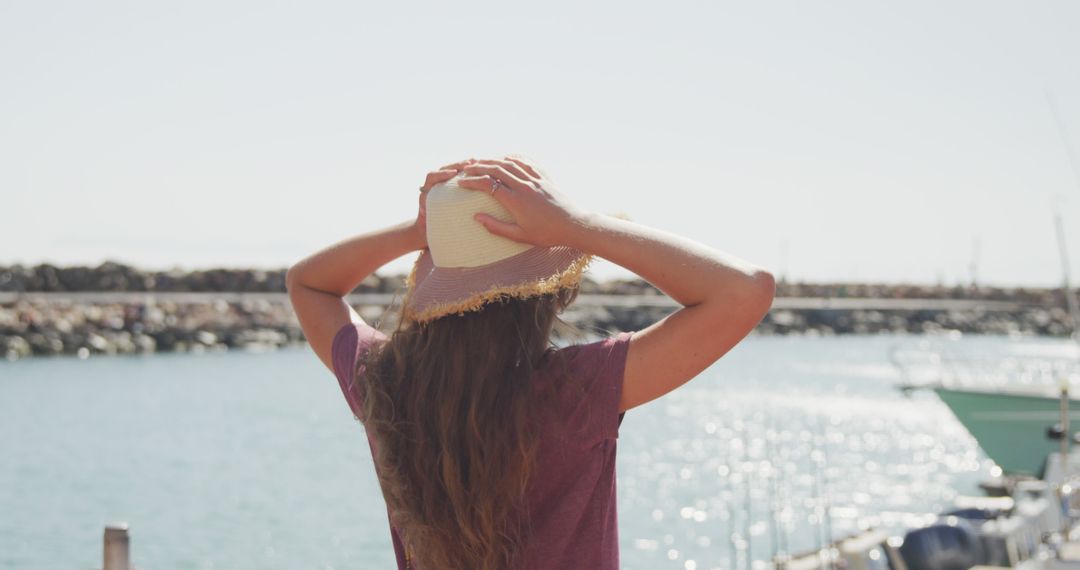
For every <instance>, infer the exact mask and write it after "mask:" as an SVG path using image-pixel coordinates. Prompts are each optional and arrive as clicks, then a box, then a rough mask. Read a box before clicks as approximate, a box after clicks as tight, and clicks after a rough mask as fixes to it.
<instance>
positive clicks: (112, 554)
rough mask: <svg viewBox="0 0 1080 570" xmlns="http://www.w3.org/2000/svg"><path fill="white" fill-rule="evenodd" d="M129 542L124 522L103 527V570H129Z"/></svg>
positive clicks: (126, 526)
mask: <svg viewBox="0 0 1080 570" xmlns="http://www.w3.org/2000/svg"><path fill="white" fill-rule="evenodd" d="M130 549H131V541H130V538H129V537H128V525H127V523H126V522H120V523H113V524H110V525H107V526H106V527H105V566H104V570H131V551H130Z"/></svg>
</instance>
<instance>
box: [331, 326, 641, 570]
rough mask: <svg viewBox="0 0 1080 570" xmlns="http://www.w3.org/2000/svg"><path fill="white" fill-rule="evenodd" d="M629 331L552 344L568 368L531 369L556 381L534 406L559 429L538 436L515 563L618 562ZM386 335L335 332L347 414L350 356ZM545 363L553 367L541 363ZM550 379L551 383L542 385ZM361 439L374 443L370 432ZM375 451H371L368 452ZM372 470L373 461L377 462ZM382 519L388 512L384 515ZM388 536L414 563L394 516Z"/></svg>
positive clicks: (531, 569) (531, 567)
mask: <svg viewBox="0 0 1080 570" xmlns="http://www.w3.org/2000/svg"><path fill="white" fill-rule="evenodd" d="M630 335H631V333H630V332H621V333H618V334H615V335H614V336H610V337H607V338H604V339H601V340H598V341H595V342H591V343H587V344H578V345H572V346H567V347H563V348H560V349H558V351H559V352H560V355H561V356H564V357H566V358H565V360H564V361H565V362H566V364H567V369H566V370H567V372H568V374H566V375H565V376H562V375H561V372H562V367H561V366H562V365H558V364H555V359H553V358H547V359H545V360H544V364H545V366H544V367H542V368H540V369H539V370H537V371H536V372H535V373H534V376H533V382H541V383H544V382H546V383H556V385H554V386H551V387H552V388H553V389H552V390H550V391H544V392H542V393H544V394H546V396H544V397H543V401H538V402H536V405H538V406H550V407H551V408H550V411H552V412H554V413H555V414H556V417H558V418H561V420H562V421H563V423H562V424H561V426H562V427H561V428H560V429H558V430H548V431H547V432H543V433H541V435H540V441H539V447H538V450H537V454H538V455H537V463H536V464H537V466H539V469H540V470H541V471H539V472H538V473H537V475H536V476H535V477H534V479H533V482H532V485H531V487H530V488H531V492H530V495H529V505H528V506H529V512H530V517H531V518H530V521H529V522H530V524H531V526H532V542H531V545H532V546H531V548H530V549H529V551H528V552H527V553H526V555H525V564H524V565H523V566H522V568H525V569H528V570H541V569H548V568H550V569H553V570H554V569H559V570H574V569H578V568H581V569H586V568H587V569H589V570H607V569H617V568H618V567H619V526H618V517H617V514H616V509H615V503H616V498H615V497H616V493H615V443H616V441H615V440H616V438H617V437H618V436H619V425H620V424H621V423H622V418H623V414H620V413H619V398H620V397H621V394H622V381H623V369H624V367H625V365H626V353H627V348H628V347H629V342H630ZM384 340H386V335H384V334H383V333H381V332H379V331H378V330H376V329H374V328H373V327H371V326H369V325H367V324H364V323H349V324H346V325H344V326H343V327H341V329H340V330H339V331H338V332H337V334H336V335H335V336H334V341H333V344H332V348H331V354H332V359H333V363H334V374H335V375H336V376H337V379H338V384H339V386H340V387H341V390H342V393H343V394H344V396H345V400H346V401H347V402H348V403H349V407H350V408H351V409H352V412H353V415H354V416H355V417H356V418H357V419H358V420H360V421H363V415H362V411H361V406H360V402H358V401H357V400H356V397H355V395H354V394H353V391H352V389H351V387H352V385H353V381H354V378H353V370H354V369H355V366H356V361H357V358H359V356H360V355H361V354H362V352H363V351H364V350H366V349H367V348H368V347H369V346H371V345H372V343H375V342H381V341H384ZM548 364H551V365H552V366H546V365H548ZM361 372H362V371H361ZM549 385H550V384H549ZM368 444H369V445H370V446H371V448H372V450H374V448H376V447H377V444H376V442H375V441H373V440H372V438H371V436H370V435H369V436H368ZM373 455H374V453H373ZM376 468H378V466H376ZM387 518H388V520H389V513H387ZM390 538H391V541H392V542H393V545H394V552H395V554H396V555H397V563H398V568H399V569H400V570H405V569H408V568H414V566H412V565H411V562H412V561H411V560H407V559H406V555H405V551H406V549H405V548H404V545H403V544H402V541H401V537H400V536H399V534H398V531H397V529H396V528H394V525H393V522H392V521H390Z"/></svg>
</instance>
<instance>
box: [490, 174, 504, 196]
mask: <svg viewBox="0 0 1080 570" xmlns="http://www.w3.org/2000/svg"><path fill="white" fill-rule="evenodd" d="M499 184H502V181H500V180H499V179H498V178H495V177H492V178H491V195H492V196H494V195H495V191H496V190H498V189H499Z"/></svg>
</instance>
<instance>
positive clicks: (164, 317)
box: [0, 262, 1071, 359]
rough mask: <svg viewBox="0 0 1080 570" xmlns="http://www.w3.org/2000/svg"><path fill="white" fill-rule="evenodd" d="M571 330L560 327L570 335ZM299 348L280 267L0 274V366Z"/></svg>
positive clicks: (594, 320) (798, 317)
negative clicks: (35, 359) (36, 360)
mask: <svg viewBox="0 0 1080 570" xmlns="http://www.w3.org/2000/svg"><path fill="white" fill-rule="evenodd" d="M403 292H404V276H403V275H391V276H380V275H374V276H371V277H370V278H368V279H367V280H365V281H364V282H363V283H361V284H360V285H359V286H358V287H357V289H356V290H355V291H354V293H358V294H382V296H383V299H384V300H378V301H375V302H372V303H370V304H369V305H363V306H362V305H360V304H356V305H354V306H356V307H357V309H358V310H359V311H360V312H361V314H362V315H363V316H364V318H365V319H367V320H368V321H369V322H373V323H380V322H381V323H382V326H383V328H384V329H389V328H391V327H392V326H393V324H394V323H393V320H394V313H393V312H390V313H387V314H385V315H384V314H383V308H384V307H383V305H384V304H385V303H386V302H387V301H385V299H388V298H390V297H392V296H394V295H396V296H397V299H398V300H400V296H401V294H402V293H403ZM1065 307H1066V304H1065V297H1064V295H1063V293H1062V291H1061V290H1060V289H1054V288H1042V289H1040V288H1000V287H986V286H980V287H969V286H953V287H946V286H940V285H938V286H927V285H907V284H857V283H856V284H852V283H813V284H811V283H787V282H783V281H781V282H780V283H778V285H777V298H776V301H775V302H774V304H773V310H772V311H770V313H769V314H768V315H767V316H766V317H765V318H764V319H763V320H762V321H761V322H760V323H759V324H758V326H757V328H756V330H755V334H807V335H831V334H848V333H856V334H860V333H861V334H867V333H870V334H873V333H916V334H918V333H940V332H947V333H952V332H960V333H987V334H1030V335H1050V336H1065V335H1067V334H1068V333H1069V331H1070V330H1071V329H1070V326H1071V325H1070V322H1069V319H1068V312H1067V311H1066V310H1065ZM674 309H675V305H674V303H673V302H672V301H671V300H670V299H668V298H667V297H666V296H665V295H663V294H662V293H660V291H658V290H657V289H656V288H655V287H653V286H652V285H650V284H648V283H646V282H644V281H641V280H637V279H634V280H621V281H605V282H596V281H593V280H591V279H588V278H586V279H585V280H584V281H583V282H582V287H581V296H580V297H579V301H578V302H577V303H575V304H574V305H573V306H571V307H570V309H569V310H568V311H567V313H566V314H565V315H564V319H565V320H566V321H567V322H569V323H570V324H572V325H574V326H575V327H576V328H577V329H578V331H581V332H584V333H586V334H589V333H592V334H605V333H610V332H613V331H620V330H639V329H642V328H644V327H646V326H648V325H650V324H652V323H654V322H656V321H658V320H660V319H662V318H663V317H664V316H666V315H668V314H670V313H671V312H672V311H673V310H674ZM574 333H575V331H572V330H568V331H564V335H565V336H568V337H571V338H573V337H576V335H575V334H574ZM303 341H304V337H303V332H302V331H301V329H300V326H299V323H298V322H297V320H296V316H295V314H293V312H292V308H291V305H290V304H289V301H288V297H287V295H286V291H285V269H284V268H282V269H278V270H270V271H266V270H255V269H212V270H202V271H184V270H179V269H173V270H168V271H147V270H140V269H136V268H133V267H130V266H127V265H123V264H120V263H116V262H106V263H103V264H101V265H99V266H97V267H81V266H76V267H56V266H53V265H49V264H41V265H37V266H32V267H29V266H22V265H15V266H10V267H3V266H0V358H7V359H18V358H24V357H27V356H40V355H55V354H73V355H78V356H80V357H84V358H85V357H88V356H90V355H92V354H99V353H100V354H121V353H140V352H155V351H195V352H199V351H207V350H227V349H233V348H244V349H263V348H267V347H277V346H283V345H288V344H292V343H301V342H303Z"/></svg>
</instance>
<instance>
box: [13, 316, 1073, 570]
mask: <svg viewBox="0 0 1080 570" xmlns="http://www.w3.org/2000/svg"><path fill="white" fill-rule="evenodd" d="M898 353H904V354H908V355H911V354H916V355H918V354H923V355H928V358H926V359H924V361H923V362H922V364H923V371H924V372H925V371H927V370H929V371H930V374H931V375H933V374H934V373H935V370H934V368H935V367H937V368H945V367H946V364H948V366H949V367H951V368H953V369H955V368H957V367H958V366H962V365H963V364H962V363H963V362H978V363H979V365H978V367H979V369H980V370H983V371H991V372H993V371H1002V370H1006V371H1008V370H1011V371H1014V372H1016V371H1019V372H1020V377H1021V381H1025V382H1030V381H1035V382H1039V381H1046V382H1051V381H1053V378H1050V377H1049V376H1048V375H1047V371H1052V370H1055V369H1057V368H1058V367H1059V365H1061V363H1069V362H1072V361H1075V360H1076V359H1077V356H1078V355H1077V350H1076V347H1075V346H1074V345H1072V344H1069V342H1068V341H1066V340H1060V339H1047V338H1030V337H1011V338H1010V337H991V336H959V335H952V336H948V335H946V336H934V337H926V336H916V335H895V336H894V335H881V336H876V335H875V336H838V337H805V336H757V335H752V336H750V337H748V338H747V339H746V340H744V341H743V342H742V343H740V344H739V345H737V346H736V347H735V348H734V349H732V350H731V351H730V352H728V353H727V354H726V355H725V356H724V357H723V358H721V359H720V360H719V361H717V362H716V363H715V364H714V365H713V366H712V367H711V368H709V369H708V370H706V371H705V372H703V373H702V374H701V375H700V376H698V377H697V378H696V379H694V380H692V381H691V382H690V383H688V384H687V385H685V386H684V387H682V388H680V389H678V390H676V391H674V392H672V393H671V394H669V395H667V396H665V397H663V398H660V399H659V400H656V401H653V402H651V403H648V404H645V405H643V406H641V407H638V408H635V409H633V410H630V411H629V412H628V413H627V414H626V417H625V420H624V421H623V424H622V427H621V429H620V438H619V442H618V446H619V447H618V450H619V451H618V463H617V469H618V471H617V472H618V512H619V537H620V549H621V557H622V566H623V568H632V569H660V568H672V569H684V570H696V569H706V568H744V567H745V568H764V567H766V564H767V561H769V560H770V559H771V558H772V557H773V556H775V555H777V554H783V553H794V552H800V551H805V550H809V549H813V548H815V547H817V546H818V545H820V544H821V542H822V541H823V540H824V539H825V537H827V536H834V537H840V536H845V535H848V534H851V533H853V532H856V531H858V530H859V529H862V528H867V527H877V528H884V529H887V530H890V531H891V532H896V533H902V531H903V528H904V527H905V526H906V525H911V524H919V522H920V521H926V520H928V518H927V516H926V515H927V513H934V512H937V511H940V510H942V509H947V508H949V506H950V505H951V504H952V502H953V501H954V500H955V498H956V497H957V496H958V495H963V494H971V495H978V494H980V493H979V491H978V487H977V484H978V483H979V482H980V481H981V480H983V479H986V478H988V477H989V476H990V475H992V474H993V473H994V465H993V463H992V462H991V461H990V460H989V459H987V458H986V456H985V455H984V454H983V453H982V452H981V451H980V450H979V448H978V446H977V444H976V442H975V441H974V440H973V438H972V437H971V436H970V435H969V434H968V433H967V432H966V431H965V430H964V428H963V427H962V426H961V425H960V424H959V423H958V422H957V421H956V420H955V419H954V418H953V416H952V414H951V413H950V412H949V410H948V408H946V407H945V406H944V405H943V404H942V403H941V402H940V401H938V400H937V399H936V397H935V396H934V395H933V393H931V392H916V393H914V394H911V395H905V394H903V393H901V392H900V391H899V390H897V389H896V387H895V386H896V384H898V383H900V382H904V381H907V380H910V377H908V376H906V375H905V374H904V373H903V372H902V371H901V368H898V367H897V366H896V361H897V358H896V355H897V354H898ZM942 354H945V355H952V356H951V358H953V360H952V361H951V363H950V362H946V360H947V359H946V360H942V359H941V358H939V357H940V355H942ZM956 355H960V356H961V358H956ZM677 357H678V356H677V355H672V358H677ZM958 363H960V364H958ZM1040 371H1041V372H1040ZM1040 374H1041V375H1040ZM114 521H125V522H127V523H128V524H129V526H130V529H131V530H130V533H131V552H132V561H133V564H134V565H135V566H137V567H138V568H144V569H151V568H170V569H201V570H209V569H273V568H280V569H307V568H313V569H347V568H357V569H367V568H372V569H382V568H392V567H393V566H394V563H393V551H392V548H391V546H390V535H389V530H388V527H387V519H386V510H385V504H384V503H383V500H382V497H381V495H380V493H379V489H378V483H377V481H376V479H375V474H374V468H373V466H372V463H371V457H370V453H369V450H368V445H367V442H366V440H365V438H364V433H363V428H362V426H361V425H360V424H359V422H357V421H356V420H355V419H354V418H353V416H352V414H351V412H350V411H349V409H348V406H347V405H346V403H345V401H344V399H343V398H342V395H341V392H340V389H339V388H338V385H337V382H336V380H335V378H334V376H333V375H332V374H331V373H330V372H329V371H328V370H327V369H326V368H325V367H324V366H323V364H322V363H321V362H320V361H319V360H318V359H317V358H316V357H315V355H314V353H312V352H311V351H310V349H309V348H308V347H306V346H297V347H291V348H287V349H282V350H277V351H269V352H244V351H234V352H218V353H204V354H157V355H139V356H96V355H95V356H91V357H90V358H88V359H78V358H73V357H54V358H39V359H28V360H21V361H17V362H5V363H0V569H42V570H44V569H65V570H70V569H81V570H85V569H91V568H100V567H101V560H102V532H103V529H104V526H105V525H106V524H107V523H110V522H114Z"/></svg>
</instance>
